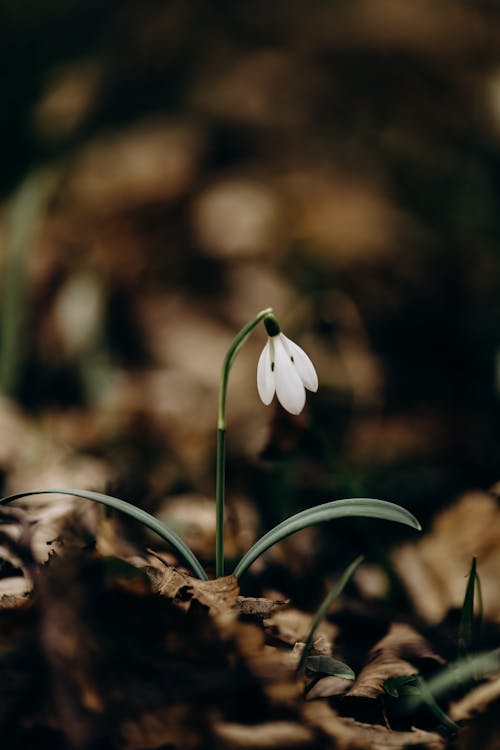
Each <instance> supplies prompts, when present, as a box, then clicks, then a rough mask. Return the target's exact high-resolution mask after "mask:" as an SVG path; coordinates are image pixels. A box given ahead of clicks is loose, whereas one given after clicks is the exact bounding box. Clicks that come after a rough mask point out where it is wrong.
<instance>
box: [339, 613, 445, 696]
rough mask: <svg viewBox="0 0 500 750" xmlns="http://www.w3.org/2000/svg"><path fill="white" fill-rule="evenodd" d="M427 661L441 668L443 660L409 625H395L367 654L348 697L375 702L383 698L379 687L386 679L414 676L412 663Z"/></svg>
mask: <svg viewBox="0 0 500 750" xmlns="http://www.w3.org/2000/svg"><path fill="white" fill-rule="evenodd" d="M422 660H431V661H433V662H435V663H436V664H443V663H444V662H443V659H442V658H441V657H440V656H438V655H437V654H436V653H435V652H434V651H433V650H432V648H431V647H430V645H429V644H428V642H427V641H426V640H425V638H424V637H423V636H421V635H420V634H419V633H417V631H416V630H414V629H413V628H412V627H411V626H410V625H406V624H404V623H395V624H394V625H392V626H391V628H390V630H389V632H388V633H387V635H386V636H384V638H382V640H381V641H379V642H378V643H377V644H376V645H375V646H374V647H373V648H372V650H371V651H370V655H369V659H368V663H367V664H366V666H365V667H364V668H363V669H362V670H361V672H360V673H359V675H358V676H357V678H356V680H355V682H354V684H353V685H352V687H351V688H350V690H349V691H348V693H347V695H348V696H349V697H351V698H352V697H356V698H373V699H375V698H377V697H378V696H379V695H381V694H383V692H384V688H383V684H384V682H385V680H387V679H388V678H389V677H396V676H399V675H412V674H416V673H418V667H417V666H416V663H418V662H420V661H422Z"/></svg>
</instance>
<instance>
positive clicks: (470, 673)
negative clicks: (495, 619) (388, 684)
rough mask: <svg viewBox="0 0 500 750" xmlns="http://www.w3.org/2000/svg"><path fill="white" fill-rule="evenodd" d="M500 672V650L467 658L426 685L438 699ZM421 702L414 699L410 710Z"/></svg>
mask: <svg viewBox="0 0 500 750" xmlns="http://www.w3.org/2000/svg"><path fill="white" fill-rule="evenodd" d="M497 672H500V649H496V650H495V651H488V652H485V653H481V654H474V655H470V656H466V657H465V658H463V659H459V660H458V661H456V662H454V663H453V664H451V665H450V666H449V667H446V669H443V670H441V671H440V672H438V673H437V674H436V675H435V676H434V677H432V678H431V679H430V680H428V681H427V682H426V683H425V684H426V686H427V689H428V690H429V692H430V693H431V694H432V695H433V696H434V697H435V698H438V697H440V696H441V695H445V694H446V693H448V692H449V691H450V690H455V689H456V688H457V687H460V686H462V685H464V684H465V683H467V682H470V681H474V680H477V679H479V678H480V677H482V676H484V675H487V674H489V673H492V674H495V673H497ZM421 703H422V701H421V700H419V699H417V698H413V699H412V700H411V702H410V704H409V708H410V710H414V709H415V708H418V707H419V705H420V704H421Z"/></svg>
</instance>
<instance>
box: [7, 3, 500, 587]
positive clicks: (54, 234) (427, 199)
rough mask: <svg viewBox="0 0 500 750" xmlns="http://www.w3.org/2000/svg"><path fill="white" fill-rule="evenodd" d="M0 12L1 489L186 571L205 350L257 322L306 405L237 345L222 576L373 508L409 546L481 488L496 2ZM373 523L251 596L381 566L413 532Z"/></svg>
mask: <svg viewBox="0 0 500 750" xmlns="http://www.w3.org/2000/svg"><path fill="white" fill-rule="evenodd" d="M0 13H1V18H2V20H1V23H0V49H1V50H2V57H3V62H2V65H1V66H0V80H1V85H0V90H1V92H2V93H1V97H2V98H1V105H0V106H1V113H0V139H1V144H2V146H1V150H2V159H1V164H2V168H1V170H0V191H1V201H2V203H1V215H0V253H1V255H0V274H1V288H2V297H1V299H2V310H1V326H2V328H1V341H0V378H1V386H2V390H3V393H4V399H3V401H2V408H1V413H0V425H1V432H2V439H1V441H0V442H1V447H0V461H1V469H2V477H3V485H4V486H3V489H4V491H5V492H7V491H15V490H19V489H28V488H30V487H35V486H43V485H52V486H54V485H61V484H63V485H66V486H80V487H85V488H87V489H100V490H107V491H108V492H110V493H111V494H116V495H120V496H122V497H124V498H127V499H133V500H135V501H136V502H137V503H139V504H141V505H143V506H144V507H146V508H148V509H150V510H153V511H154V512H158V513H163V514H166V516H167V517H168V518H169V520H170V522H171V523H173V524H174V525H176V527H177V528H178V529H179V530H180V531H181V533H183V534H185V535H186V536H187V537H188V538H189V540H190V542H191V543H192V544H193V545H194V546H195V547H196V548H197V551H198V552H199V554H201V555H202V556H203V557H204V559H205V560H207V561H209V562H210V555H211V552H210V550H211V549H212V547H211V545H212V543H213V502H212V497H213V486H214V461H215V427H216V410H217V390H218V381H219V373H220V366H221V362H222V357H223V355H224V353H225V351H226V349H227V346H228V345H229V343H230V341H231V339H232V337H233V336H234V335H235V333H236V332H237V330H238V329H239V328H240V327H241V326H242V325H243V324H244V323H245V322H246V321H247V320H248V319H249V318H250V317H252V316H253V315H254V314H255V313H256V312H258V311H259V310H260V309H262V308H264V307H267V306H272V307H273V308H274V310H275V312H276V314H277V316H278V317H279V319H280V321H281V324H282V327H283V329H284V330H285V332H286V333H287V335H289V336H290V337H291V338H293V339H294V340H296V341H297V342H298V343H299V344H300V345H301V346H302V347H303V348H304V349H305V350H306V351H307V352H308V353H309V355H310V356H311V358H312V359H313V361H314V362H315V364H316V368H317V371H318V375H319V380H320V388H319V391H318V393H317V394H316V395H314V396H312V397H311V398H309V399H308V404H307V407H306V410H305V411H304V413H303V414H302V415H301V416H300V417H298V418H294V417H291V416H289V415H287V414H286V413H284V412H283V411H282V410H281V409H280V408H279V407H277V406H276V404H273V406H272V407H270V408H266V407H264V406H263V405H262V404H261V403H260V401H259V400H258V396H257V391H256V386H255V369H256V363H257V358H258V355H259V353H260V350H261V348H262V346H263V344H264V342H265V335H264V331H263V330H260V329H258V330H257V332H256V333H254V334H253V336H252V338H251V339H250V340H249V342H248V343H247V345H246V346H245V348H244V350H243V351H242V353H241V356H240V358H239V359H238V361H237V363H236V365H235V367H234V370H233V374H232V378H231V384H230V392H229V400H228V420H229V426H228V450H229V453H228V536H229V539H228V552H229V554H230V555H233V556H236V555H238V554H239V553H240V552H241V551H242V550H244V549H246V548H248V546H249V545H250V544H251V542H252V540H253V538H254V537H255V534H256V533H257V531H258V529H266V528H269V527H270V526H271V525H273V524H274V523H277V522H278V521H280V520H281V519H283V518H284V517H285V516H286V515H289V514H290V513H292V512H294V511H296V510H297V509H300V508H304V507H308V506H310V505H312V504H314V503H316V502H322V501H325V500H329V499H335V498H341V497H349V496H370V497H381V498H384V499H386V500H392V501H395V502H398V503H400V504H402V505H405V506H406V507H408V508H409V509H411V510H412V511H413V512H415V513H416V514H417V515H418V516H419V518H420V519H421V520H422V522H423V524H424V527H425V528H429V525H430V524H431V523H432V519H433V517H434V516H435V514H436V513H437V512H438V511H440V510H441V509H443V508H445V507H447V506H450V505H451V504H452V503H453V502H454V501H455V500H456V498H457V497H458V496H459V495H461V494H462V493H463V492H465V491H470V490H477V489H480V490H484V491H486V490H488V489H489V488H490V487H491V486H492V485H493V484H494V483H495V482H496V481H497V480H498V479H499V476H498V452H499V443H500V419H499V417H500V413H499V412H500V410H499V392H500V349H499V338H500V294H499V289H500V283H499V282H500V257H499V254H500V251H499V238H500V213H499V210H498V206H499V199H500V155H499V143H500V6H499V5H498V4H497V3H496V2H488V0H483V1H482V2H475V3H470V2H466V0H462V1H460V0H441V1H440V2H439V3H436V2H431V1H426V0H421V1H420V2H404V1H402V0H315V1H314V2H300V1H298V0H292V1H291V2H290V1H289V0H287V2H284V1H283V0H275V1H274V2H272V3H269V2H261V1H260V0H254V1H253V2H231V1H224V0H220V1H218V2H209V1H208V0H171V1H170V2H162V1H161V0H143V1H142V2H140V3H138V2H134V1H132V0H121V1H120V2H112V1H109V2H105V3H103V2H95V0H85V2H84V1H83V0H66V1H65V2H61V1H57V0H43V1H42V0H24V1H23V2H17V1H15V0H2V4H1V9H0ZM473 516H474V503H472V505H471V515H470V516H467V518H470V517H473ZM467 518H466V519H465V520H464V523H465V524H467V523H468V521H467ZM374 528H375V527H374V526H373V525H369V524H368V525H367V524H363V523H360V522H356V523H354V522H353V523H352V524H349V523H347V522H345V524H344V526H343V527H342V532H341V533H339V532H338V531H336V530H335V529H331V530H329V529H326V530H324V529H323V530H321V531H315V532H314V535H310V536H307V534H306V535H302V536H301V537H300V538H297V540H296V541H294V542H290V545H289V546H288V547H284V549H283V550H281V551H280V552H276V556H275V564H276V573H275V579H273V582H274V583H275V584H276V586H282V587H285V588H287V587H288V590H291V589H292V590H293V585H292V583H291V582H290V580H287V575H288V576H290V575H291V576H295V578H294V580H297V576H299V580H301V581H302V583H304V581H303V579H302V578H301V577H300V576H303V575H304V571H307V570H314V568H315V566H317V565H318V564H320V565H322V566H326V567H327V569H329V568H330V567H331V566H336V565H345V564H346V562H347V561H348V559H350V557H352V556H353V555H354V554H356V553H358V552H360V551H362V552H365V553H366V554H367V555H368V557H369V558H372V559H375V560H380V559H382V558H383V556H384V554H385V553H384V549H385V548H386V547H387V546H388V545H389V544H392V543H393V542H395V541H398V542H399V541H402V540H404V539H405V538H407V537H409V535H410V534H411V532H408V534H405V532H404V531H401V530H399V529H396V528H395V527H393V526H392V525H389V524H387V525H384V524H381V523H379V524H378V525H377V526H376V530H375V531H374ZM330 531H331V533H330ZM333 540H335V544H334V543H333ZM280 549H281V548H280ZM257 572H258V571H257ZM465 572H466V569H465V568H464V569H463V570H460V571H459V573H458V575H459V578H460V586H459V588H460V591H461V592H462V593H463V585H464V584H463V575H464V574H465ZM306 591H307V592H310V591H311V589H310V588H307V589H306V588H305V586H302V588H301V589H300V588H299V589H298V590H296V591H295V592H294V593H295V594H296V595H298V596H299V597H300V596H301V595H302V596H303V597H306ZM301 592H302V594H301ZM459 595H461V594H459Z"/></svg>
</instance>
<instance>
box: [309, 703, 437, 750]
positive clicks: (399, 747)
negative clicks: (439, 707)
mask: <svg viewBox="0 0 500 750" xmlns="http://www.w3.org/2000/svg"><path fill="white" fill-rule="evenodd" d="M302 715H303V717H304V720H305V721H306V722H307V723H308V724H309V725H310V726H314V727H315V728H317V729H318V730H320V731H321V733H322V734H323V735H324V736H325V737H327V738H328V739H330V740H333V743H334V747H335V750H405V749H406V748H410V747H412V746H416V747H418V748H419V750H424V748H425V750H443V749H444V747H445V741H444V739H443V738H442V737H440V736H439V735H438V734H434V733H432V732H424V731H422V730H419V729H414V730H412V731H411V732H393V731H390V730H389V729H386V728H384V727H381V726H377V725H370V724H362V723H361V722H358V721H354V719H345V718H341V717H339V716H338V715H337V714H336V713H335V711H333V709H331V708H330V706H328V705H327V704H326V703H325V702H324V701H312V702H310V703H306V704H304V707H303V709H302Z"/></svg>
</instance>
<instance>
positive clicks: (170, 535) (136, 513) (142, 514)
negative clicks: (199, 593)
mask: <svg viewBox="0 0 500 750" xmlns="http://www.w3.org/2000/svg"><path fill="white" fill-rule="evenodd" d="M30 495H72V496H73V497H81V498H83V499H84V500H92V502H94V503H100V504H101V505H105V506H107V507H108V508H113V509H114V510H118V511H120V513H125V515H127V516H130V517H131V518H134V519H135V520H136V521H140V523H142V524H144V526H147V527H148V528H149V529H151V531H154V532H156V533H157V534H158V536H160V537H161V538H162V539H163V540H164V541H166V542H168V543H169V544H170V545H172V547H173V548H174V549H175V550H176V552H178V554H179V556H180V557H181V558H182V559H183V560H184V562H185V563H186V565H188V566H189V567H190V568H191V569H192V570H193V572H194V573H195V574H196V576H197V577H198V578H201V580H202V581H206V580H208V579H207V574H206V573H205V571H204V570H203V568H202V566H201V564H200V562H199V560H198V558H197V557H196V556H195V555H194V554H193V552H191V550H190V549H189V547H188V546H187V544H185V542H183V541H182V539H181V538H180V537H179V536H177V534H176V533H175V531H172V529H169V527H168V526H166V525H165V524H164V523H162V522H161V521H159V520H158V519H157V518H155V517H154V516H152V515H151V514H150V513H147V512H146V511H145V510H142V508H137V507H136V506H135V505H132V503H127V502H126V501H125V500H120V499H119V498H117V497H111V496H110V495H103V494H102V493H101V492H89V491H87V490H73V489H43V490H29V491H28V492H17V493H16V494H14V495H8V496H7V497H3V498H1V499H0V505H7V504H8V503H11V502H12V501H13V500H18V499H19V498H21V497H28V496H30Z"/></svg>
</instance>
